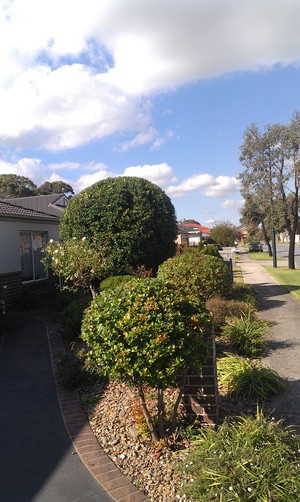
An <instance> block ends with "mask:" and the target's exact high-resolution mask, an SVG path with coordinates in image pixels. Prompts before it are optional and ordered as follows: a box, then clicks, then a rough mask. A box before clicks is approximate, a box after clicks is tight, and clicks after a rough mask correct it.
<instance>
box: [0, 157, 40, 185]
mask: <svg viewBox="0 0 300 502" xmlns="http://www.w3.org/2000/svg"><path fill="white" fill-rule="evenodd" d="M0 174H16V175H18V176H24V177H25V178H29V179H30V180H32V181H33V182H34V183H35V184H36V185H41V184H42V183H43V182H44V181H45V176H46V170H45V168H44V167H43V166H42V165H41V160H40V159H29V158H22V159H19V160H16V161H10V162H6V161H4V160H0Z"/></svg>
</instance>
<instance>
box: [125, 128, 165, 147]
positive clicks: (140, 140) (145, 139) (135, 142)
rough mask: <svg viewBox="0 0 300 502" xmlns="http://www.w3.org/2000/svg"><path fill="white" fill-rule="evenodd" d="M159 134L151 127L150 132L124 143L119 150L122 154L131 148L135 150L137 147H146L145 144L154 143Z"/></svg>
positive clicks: (142, 133)
mask: <svg viewBox="0 0 300 502" xmlns="http://www.w3.org/2000/svg"><path fill="white" fill-rule="evenodd" d="M157 134H158V133H157V131H156V130H155V129H154V128H153V127H150V128H149V129H148V130H146V131H143V132H140V133H139V134H137V136H135V137H134V138H133V139H132V140H130V141H126V142H125V143H123V144H122V145H121V146H120V147H119V148H118V150H119V151H120V152H126V151H127V150H130V149H131V148H135V147H137V146H141V145H144V144H145V143H149V142H150V141H153V140H154V139H155V138H156V136H157Z"/></svg>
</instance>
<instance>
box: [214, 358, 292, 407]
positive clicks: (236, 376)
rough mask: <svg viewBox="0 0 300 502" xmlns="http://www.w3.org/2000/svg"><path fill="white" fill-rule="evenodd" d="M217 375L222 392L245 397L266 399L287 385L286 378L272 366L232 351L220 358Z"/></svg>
mask: <svg viewBox="0 0 300 502" xmlns="http://www.w3.org/2000/svg"><path fill="white" fill-rule="evenodd" d="M217 376H218V387H219V391H220V392H221V393H225V394H233V395H235V396H236V397H240V398H243V399H253V400H256V401H264V400H265V399H267V398H268V397H270V396H271V395H273V394H278V393H280V392H282V391H284V390H285V389H286V387H287V382H286V380H285V379H284V378H282V377H281V376H280V375H279V374H278V373H277V372H276V371H274V370H272V369H271V368H269V367H266V366H262V365H261V363H259V362H257V361H253V360H252V359H246V358H244V357H239V356H236V355H234V354H230V353H225V354H224V357H221V358H219V359H218V361H217Z"/></svg>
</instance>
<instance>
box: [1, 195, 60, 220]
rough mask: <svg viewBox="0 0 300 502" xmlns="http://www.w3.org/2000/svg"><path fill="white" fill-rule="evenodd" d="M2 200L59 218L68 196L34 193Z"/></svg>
mask: <svg viewBox="0 0 300 502" xmlns="http://www.w3.org/2000/svg"><path fill="white" fill-rule="evenodd" d="M2 202H7V203H9V204H11V205H14V206H20V207H23V208H26V209H31V210H33V211H37V212H42V213H46V214H49V215H51V216H57V217H58V218H60V217H61V216H62V215H63V213H64V211H65V209H66V206H67V204H68V198H67V197H66V196H65V195H64V194H57V193H55V194H50V195H35V196H33V197H18V198H15V199H2Z"/></svg>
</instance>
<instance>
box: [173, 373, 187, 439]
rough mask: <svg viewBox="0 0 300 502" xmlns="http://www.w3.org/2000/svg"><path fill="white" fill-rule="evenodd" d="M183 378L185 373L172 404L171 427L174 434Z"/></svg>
mask: <svg viewBox="0 0 300 502" xmlns="http://www.w3.org/2000/svg"><path fill="white" fill-rule="evenodd" d="M185 376H186V372H184V374H183V377H182V384H181V387H180V388H179V392H178V395H177V398H176V401H175V404H174V408H173V415H172V425H171V429H172V432H175V430H176V423H177V415H178V408H179V405H180V402H181V398H182V394H183V390H184V384H185Z"/></svg>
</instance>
